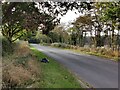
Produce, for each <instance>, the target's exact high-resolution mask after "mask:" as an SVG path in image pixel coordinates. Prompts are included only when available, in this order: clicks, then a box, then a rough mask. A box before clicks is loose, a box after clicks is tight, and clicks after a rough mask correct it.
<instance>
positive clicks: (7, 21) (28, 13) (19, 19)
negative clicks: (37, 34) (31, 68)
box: [2, 2, 38, 43]
mask: <svg viewBox="0 0 120 90" xmlns="http://www.w3.org/2000/svg"><path fill="white" fill-rule="evenodd" d="M34 4H35V3H18V2H11V3H8V2H6V3H3V5H2V7H3V9H2V10H3V20H2V24H3V25H2V34H3V36H5V37H6V38H7V40H8V41H9V42H10V43H12V42H14V41H16V40H17V39H19V38H20V37H22V36H23V35H24V32H26V31H28V30H32V29H35V28H37V27H38V23H36V21H37V18H36V17H37V14H38V10H37V8H35V7H34ZM34 17H35V18H34Z"/></svg>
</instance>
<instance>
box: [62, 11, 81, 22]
mask: <svg viewBox="0 0 120 90" xmlns="http://www.w3.org/2000/svg"><path fill="white" fill-rule="evenodd" d="M80 15H82V14H81V13H77V14H75V10H74V11H71V10H69V11H68V12H67V13H66V15H64V16H63V17H61V20H60V23H61V24H62V23H65V24H68V23H69V22H72V21H74V20H75V19H76V18H77V17H79V16H80Z"/></svg>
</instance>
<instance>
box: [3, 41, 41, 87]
mask: <svg viewBox="0 0 120 90" xmlns="http://www.w3.org/2000/svg"><path fill="white" fill-rule="evenodd" d="M3 45H4V43H3ZM6 47H8V48H9V46H8V45H7V46H6ZM12 47H13V49H14V50H12V51H13V52H10V51H9V53H12V54H8V53H7V54H5V55H3V58H2V61H3V62H2V64H3V65H2V66H3V67H2V87H3V88H16V87H21V88H26V87H33V86H32V85H33V84H34V83H35V82H37V81H39V80H40V76H41V73H40V71H41V68H40V65H39V64H38V62H37V61H36V57H35V56H34V55H33V54H32V52H31V51H30V49H29V47H28V44H27V43H26V42H20V43H16V45H14V46H12ZM3 50H4V49H3ZM5 52H6V51H5V50H4V53H5Z"/></svg>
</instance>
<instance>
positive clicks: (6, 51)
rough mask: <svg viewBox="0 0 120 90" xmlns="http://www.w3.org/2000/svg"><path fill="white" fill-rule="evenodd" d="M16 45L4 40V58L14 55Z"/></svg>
mask: <svg viewBox="0 0 120 90" xmlns="http://www.w3.org/2000/svg"><path fill="white" fill-rule="evenodd" d="M14 46H15V44H11V43H9V42H8V40H7V39H5V38H2V56H5V55H9V54H12V53H13V51H14Z"/></svg>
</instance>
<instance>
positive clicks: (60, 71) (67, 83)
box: [31, 48, 81, 88]
mask: <svg viewBox="0 0 120 90" xmlns="http://www.w3.org/2000/svg"><path fill="white" fill-rule="evenodd" d="M31 49H32V51H33V52H34V54H35V55H36V56H37V58H38V62H39V63H40V66H41V74H42V75H41V81H40V82H39V83H37V84H38V86H39V85H41V87H42V88H81V86H80V84H79V82H78V81H77V80H76V79H75V77H74V76H73V75H72V74H71V73H70V72H68V71H67V70H66V69H65V68H63V67H62V66H60V64H59V63H58V62H56V61H54V60H53V59H51V58H49V57H47V56H46V55H45V54H43V53H41V52H40V51H38V50H36V49H34V48H31ZM44 57H47V58H48V59H49V63H41V62H40V61H39V60H40V59H42V58H44Z"/></svg>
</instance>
